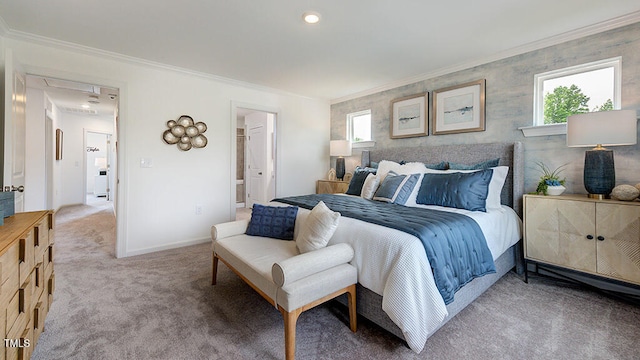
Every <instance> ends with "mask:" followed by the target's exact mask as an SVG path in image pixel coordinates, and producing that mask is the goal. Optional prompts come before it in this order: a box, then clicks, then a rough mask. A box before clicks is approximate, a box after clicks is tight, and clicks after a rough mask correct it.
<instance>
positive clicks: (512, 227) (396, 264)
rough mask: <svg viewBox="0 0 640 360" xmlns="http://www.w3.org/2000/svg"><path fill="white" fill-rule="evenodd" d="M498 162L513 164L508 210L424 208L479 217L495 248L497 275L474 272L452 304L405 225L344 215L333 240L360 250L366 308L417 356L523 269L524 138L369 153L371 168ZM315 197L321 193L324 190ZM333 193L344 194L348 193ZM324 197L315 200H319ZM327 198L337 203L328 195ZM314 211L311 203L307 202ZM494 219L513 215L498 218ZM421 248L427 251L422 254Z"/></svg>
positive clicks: (503, 199)
mask: <svg viewBox="0 0 640 360" xmlns="http://www.w3.org/2000/svg"><path fill="white" fill-rule="evenodd" d="M491 159H499V161H498V165H499V166H507V167H508V172H506V171H505V173H506V178H505V180H504V186H503V187H502V191H501V192H500V195H499V204H498V206H501V205H504V206H502V207H501V208H500V211H498V210H495V211H494V210H491V211H489V210H488V209H487V212H486V213H482V212H469V211H466V210H459V209H453V210H452V209H449V208H447V209H442V208H441V207H433V206H423V207H426V208H435V209H439V210H446V211H449V212H453V213H462V214H463V215H467V216H469V217H471V218H473V219H474V220H475V222H476V223H477V224H478V225H479V227H480V228H481V229H482V232H483V233H484V235H485V237H486V238H487V245H488V247H489V248H490V250H491V256H492V257H493V260H494V264H495V272H493V273H489V274H487V275H484V276H480V277H474V278H473V279H472V280H470V281H469V282H468V283H466V285H464V284H463V285H464V286H462V287H461V288H460V289H458V290H457V291H455V294H454V296H453V298H452V301H451V299H448V301H447V303H445V300H444V299H443V295H441V294H440V293H439V292H438V289H436V288H435V284H433V282H434V280H433V278H434V274H435V271H436V270H434V274H432V273H431V266H430V262H429V260H428V259H427V256H425V252H424V248H423V244H422V243H421V242H420V241H419V240H418V239H417V238H416V236H414V235H411V234H407V233H406V232H405V231H402V230H399V229H398V228H392V227H387V226H384V225H383V223H384V222H381V223H378V224H370V223H364V222H363V221H361V220H357V219H356V218H352V217H349V216H344V215H343V217H342V218H341V219H340V225H339V226H338V229H337V230H336V232H335V234H334V235H333V237H332V238H331V240H330V242H329V243H330V244H331V243H340V242H346V243H350V244H351V245H352V246H353V247H354V250H355V252H356V257H355V258H354V261H353V264H354V265H355V266H356V267H357V268H358V281H359V284H358V289H357V311H358V313H359V314H360V315H362V316H364V317H366V318H367V319H369V320H371V321H373V322H374V323H376V324H378V325H380V326H381V327H383V328H384V329H386V330H388V331H389V332H391V333H393V334H395V335H396V336H398V337H400V338H402V339H404V340H405V341H406V342H407V345H408V346H409V347H410V348H411V349H412V350H413V351H415V352H416V353H419V352H421V351H422V350H423V348H424V347H425V345H426V340H427V338H428V337H429V336H430V335H432V334H433V333H434V332H435V331H436V330H437V329H439V328H440V327H441V326H442V325H444V324H445V323H446V322H447V321H448V320H449V319H451V318H452V317H453V316H455V315H456V314H457V313H458V312H460V311H461V310H462V309H463V308H465V307H466V306H467V305H468V304H469V303H471V302H472V301H473V300H474V299H476V298H477V297H478V296H480V294H482V293H483V292H484V291H485V290H487V289H488V288H489V287H490V286H491V285H492V284H493V283H495V282H496V281H497V280H498V279H500V278H501V277H502V276H503V275H504V274H506V273H507V272H508V271H510V270H512V269H514V268H515V269H516V271H518V272H522V270H523V266H522V261H521V259H522V251H521V246H522V245H521V241H520V238H521V222H520V220H519V219H520V217H521V214H522V194H523V186H524V185H523V174H524V168H523V147H522V144H521V143H519V142H515V143H491V144H467V145H444V146H429V147H417V148H392V149H381V150H376V151H363V153H362V159H361V166H362V167H370V166H371V165H372V163H380V162H382V161H383V160H390V161H395V162H398V163H401V162H420V163H428V164H437V163H439V162H441V161H447V162H449V163H457V164H477V163H481V162H485V161H488V160H491ZM418 185H419V184H418ZM315 196H316V197H318V195H315ZM333 196H336V197H340V195H333ZM342 197H343V198H344V197H346V196H344V195H343V196H342ZM300 198H303V197H300ZM317 199H318V198H316V199H315V201H316V202H317ZM320 199H326V200H332V199H329V198H328V197H324V198H320ZM299 200H300V199H293V198H286V199H279V200H278V199H277V200H276V201H277V202H280V203H288V204H291V202H290V201H299ZM332 201H333V200H332ZM336 201H338V202H342V201H343V200H342V199H337V200H336ZM354 201H355V199H354ZM309 208H311V206H309V207H307V209H309ZM403 208H404V207H403ZM307 209H305V208H303V207H301V208H300V211H299V214H298V216H299V219H301V220H304V217H305V216H306V215H307V214H308V212H309V210H307ZM420 211H422V210H420ZM498 213H500V214H498ZM347 214H349V213H347ZM496 214H497V215H496ZM452 216H453V215H452ZM493 216H498V218H504V219H505V220H504V221H503V220H495V218H494V217H493ZM296 221H298V220H296ZM496 222H498V223H504V225H503V226H502V227H501V228H500V227H498V228H492V229H490V228H489V224H490V223H491V224H493V223H496ZM498 238H500V239H498ZM420 252H422V254H421V255H420ZM427 252H428V251H427ZM381 264H383V265H381ZM434 289H435V290H434Z"/></svg>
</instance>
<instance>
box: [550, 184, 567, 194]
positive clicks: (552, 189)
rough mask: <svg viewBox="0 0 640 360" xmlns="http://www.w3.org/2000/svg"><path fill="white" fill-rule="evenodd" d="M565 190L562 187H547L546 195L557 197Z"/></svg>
mask: <svg viewBox="0 0 640 360" xmlns="http://www.w3.org/2000/svg"><path fill="white" fill-rule="evenodd" d="M565 190H566V188H565V187H564V186H562V185H557V186H547V195H552V196H558V195H560V194H562V193H563V192H564V191H565Z"/></svg>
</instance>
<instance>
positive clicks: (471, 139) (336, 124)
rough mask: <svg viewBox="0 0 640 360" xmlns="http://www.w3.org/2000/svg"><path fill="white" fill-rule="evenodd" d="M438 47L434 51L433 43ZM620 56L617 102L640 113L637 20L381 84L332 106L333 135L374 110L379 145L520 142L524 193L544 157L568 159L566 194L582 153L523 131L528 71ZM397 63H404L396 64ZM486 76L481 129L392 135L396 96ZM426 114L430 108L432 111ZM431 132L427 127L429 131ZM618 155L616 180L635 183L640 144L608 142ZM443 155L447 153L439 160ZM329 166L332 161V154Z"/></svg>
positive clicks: (579, 185)
mask: <svg viewBox="0 0 640 360" xmlns="http://www.w3.org/2000/svg"><path fill="white" fill-rule="evenodd" d="M434 51H437V49H434ZM616 56H621V57H622V108H623V109H634V110H636V111H638V113H639V114H640V23H635V24H631V25H628V26H625V27H621V28H618V29H613V30H609V31H606V32H602V33H599V34H595V35H590V36H587V37H584V38H580V39H576V40H572V41H568V42H565V43H562V44H558V45H554V46H551V47H547V48H543V49H540V50H536V51H531V52H528V53H524V54H521V55H517V56H513V57H509V58H506V59H502V60H499V61H494V62H491V63H487V64H484V65H480V66H476V67H473V68H470V69H466V70H462V71H458V72H455V73H451V74H447V75H444V76H439V77H435V78H432V79H428V80H424V81H420V82H417V83H414V84H410V85H406V86H402V87H398V88H394V89H391V90H386V91H383V92H379V93H376V94H372V95H368V96H364V97H361V98H357V99H353V100H348V101H344V102H341V103H337V104H333V105H331V139H344V138H345V137H346V115H347V114H348V113H351V112H355V111H360V110H365V109H371V115H372V134H373V139H374V140H375V142H376V145H375V147H374V148H373V149H372V150H375V149H379V148H393V147H408V146H434V145H446V144H470V143H471V144H473V143H490V142H510V141H521V142H522V143H523V144H524V150H525V154H524V158H525V191H526V192H530V191H534V190H535V188H536V184H537V182H538V179H539V176H540V174H539V172H538V170H537V168H536V166H535V163H536V162H537V161H543V162H544V163H545V164H547V165H548V166H550V167H557V166H559V165H562V164H565V163H568V164H569V165H568V166H567V168H566V170H565V172H564V174H563V175H564V176H565V177H566V178H567V184H566V186H567V192H568V193H586V191H585V189H584V186H583V180H582V174H583V168H584V151H585V150H587V148H568V147H567V146H566V136H565V135H552V136H541V137H527V138H526V137H524V136H523V134H522V132H521V131H520V130H518V128H519V127H523V126H531V125H532V124H533V77H534V75H535V74H538V73H542V72H546V71H550V70H554V69H559V68H564V67H568V66H573V65H579V64H584V63H588V62H592V61H596V60H601V59H607V58H612V57H616ZM398 66H402V65H401V63H400V62H399V64H398ZM478 79H486V131H483V132H471V133H463V134H449V135H429V136H425V137H415V138H407V139H391V138H390V136H389V116H390V104H391V101H392V100H393V99H397V98H400V97H403V96H408V95H412V94H418V93H421V92H425V91H428V92H429V95H430V99H429V104H430V105H431V100H432V99H431V92H432V91H433V90H437V89H441V88H444V87H447V86H452V85H458V84H463V83H466V82H469V81H473V80H478ZM429 119H431V114H429ZM430 131H431V129H430ZM612 149H613V151H614V154H615V163H616V183H617V184H632V185H634V184H636V183H640V145H635V146H618V147H614V148H612ZM443 160H446V159H443ZM359 162H360V151H357V149H354V151H353V156H351V157H350V158H348V159H347V171H353V169H354V168H355V166H356V165H358V164H359ZM332 166H335V160H333V159H332Z"/></svg>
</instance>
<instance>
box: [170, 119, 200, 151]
mask: <svg viewBox="0 0 640 360" xmlns="http://www.w3.org/2000/svg"><path fill="white" fill-rule="evenodd" d="M167 127H168V128H169V129H168V130H165V131H164V133H162V140H164V142H165V143H167V144H169V145H177V146H178V149H180V150H182V151H189V150H191V148H203V147H205V146H207V141H208V140H207V137H206V136H204V135H202V133H204V132H205V131H207V124H205V123H203V122H195V121H193V118H192V117H191V116H189V115H182V116H180V117H179V118H178V120H169V121H167Z"/></svg>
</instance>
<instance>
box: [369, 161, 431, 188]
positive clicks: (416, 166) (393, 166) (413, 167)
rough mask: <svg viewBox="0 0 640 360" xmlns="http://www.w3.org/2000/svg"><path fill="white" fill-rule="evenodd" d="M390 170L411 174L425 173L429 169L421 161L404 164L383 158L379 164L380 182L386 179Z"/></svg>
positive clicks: (400, 173) (401, 173)
mask: <svg viewBox="0 0 640 360" xmlns="http://www.w3.org/2000/svg"><path fill="white" fill-rule="evenodd" d="M389 171H393V172H395V173H396V174H399V175H411V174H424V173H426V172H427V171H428V168H427V166H426V165H425V164H423V163H421V162H410V163H406V164H403V165H400V164H399V163H397V162H395V161H390V160H382V161H380V163H379V164H378V171H377V172H376V174H377V175H378V177H379V178H380V183H382V182H383V181H384V178H385V177H386V176H387V174H388V173H389Z"/></svg>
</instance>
